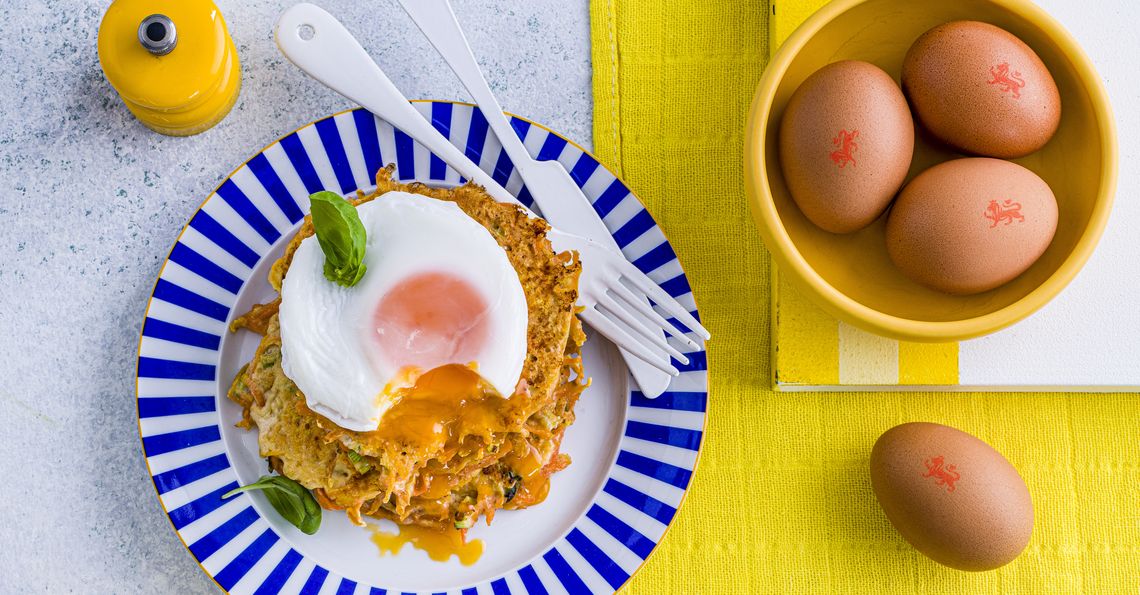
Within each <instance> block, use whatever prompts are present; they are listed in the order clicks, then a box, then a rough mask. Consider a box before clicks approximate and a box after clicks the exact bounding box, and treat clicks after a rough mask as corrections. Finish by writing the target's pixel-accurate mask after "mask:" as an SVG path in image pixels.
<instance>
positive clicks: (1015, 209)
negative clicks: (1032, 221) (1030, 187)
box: [982, 198, 1025, 229]
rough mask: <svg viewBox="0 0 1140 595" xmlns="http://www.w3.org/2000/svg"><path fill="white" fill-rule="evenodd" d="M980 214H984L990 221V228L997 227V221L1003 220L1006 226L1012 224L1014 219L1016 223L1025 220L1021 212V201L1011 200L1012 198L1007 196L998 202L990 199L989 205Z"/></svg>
mask: <svg viewBox="0 0 1140 595" xmlns="http://www.w3.org/2000/svg"><path fill="white" fill-rule="evenodd" d="M982 214H983V215H985V216H986V219H989V220H990V221H991V223H990V229H993V228H995V227H997V226H998V223H1001V222H1002V221H1005V224H1006V226H1007V227H1008V226H1009V225H1010V224H1012V223H1013V222H1014V220H1016V221H1017V222H1018V223H1024V222H1025V215H1022V214H1021V203H1019V202H1013V200H1012V199H1008V198H1007V199H1006V200H1005V201H1004V202H1002V203H1000V204H999V203H998V201H996V200H991V201H990V204H989V206H987V207H986V211H985V212H984V213H982Z"/></svg>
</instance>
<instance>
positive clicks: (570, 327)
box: [229, 165, 587, 530]
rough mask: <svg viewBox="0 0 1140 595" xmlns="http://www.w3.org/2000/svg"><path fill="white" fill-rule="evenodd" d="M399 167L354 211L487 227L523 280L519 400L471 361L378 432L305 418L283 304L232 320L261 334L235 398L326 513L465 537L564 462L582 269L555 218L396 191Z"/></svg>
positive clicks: (539, 490)
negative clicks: (453, 217)
mask: <svg viewBox="0 0 1140 595" xmlns="http://www.w3.org/2000/svg"><path fill="white" fill-rule="evenodd" d="M392 171H393V166H391V165H390V166H388V167H387V168H385V169H383V170H381V171H380V172H378V173H377V175H376V184H377V189H376V190H375V191H374V192H372V193H370V194H367V195H366V194H363V193H358V197H357V198H356V199H355V200H354V201H352V202H353V204H355V205H359V204H361V203H364V202H367V201H371V200H383V194H384V193H386V192H389V191H403V192H411V193H416V194H421V195H425V196H429V197H432V198H435V199H438V200H445V201H451V202H454V203H456V204H457V205H458V206H459V208H460V209H462V210H463V211H464V212H465V213H466V214H467V215H468V216H470V217H471V218H472V219H474V220H475V221H477V222H479V223H480V224H481V225H482V226H483V227H484V228H486V229H487V230H488V231H489V232H490V233H491V235H492V236H493V237H494V238H495V240H496V241H497V242H498V244H499V245H500V246H501V247H502V248H503V250H504V251H505V252H506V255H507V258H508V260H509V261H510V263H511V266H512V267H513V268H514V270H515V271H516V272H517V273H518V276H519V280H520V282H521V284H522V288H523V293H524V294H525V296H526V302H527V308H528V316H529V318H528V322H527V355H526V359H525V361H524V363H523V369H522V374H521V377H520V378H519V383H518V387H517V388H516V389H515V393H514V394H513V395H510V398H507V399H504V398H501V397H500V396H499V395H497V394H493V390H491V389H489V387H488V386H486V385H485V383H482V382H481V381H480V380H479V379H478V377H477V375H474V374H471V373H470V372H469V371H467V369H466V368H465V367H463V366H457V365H449V366H443V367H441V368H437V369H436V370H432V371H429V372H427V373H425V374H424V375H423V376H422V377H420V379H419V380H418V381H417V391H418V392H417V394H416V395H415V397H414V398H412V396H411V395H409V396H405V398H403V399H402V400H400V401H399V402H398V403H396V405H394V406H393V407H392V408H391V409H390V410H389V411H388V412H387V413H386V414H385V416H384V418H383V419H382V420H381V422H380V427H379V428H377V430H375V431H369V432H356V431H350V430H346V429H344V428H341V427H339V426H337V425H336V424H334V423H332V422H331V421H329V420H328V419H327V418H325V417H323V416H321V415H319V414H317V413H315V412H313V411H312V410H310V409H309V408H308V407H307V406H306V404H305V397H304V395H303V394H301V392H300V391H299V390H298V389H297V387H296V385H295V384H294V383H293V382H292V381H291V380H289V378H287V377H286V376H285V373H284V371H283V369H282V365H281V335H280V328H279V325H278V321H277V308H278V306H279V304H280V299H277V300H274V301H273V302H271V303H269V304H265V305H258V306H255V307H254V308H253V309H252V310H251V311H250V312H249V313H247V314H245V315H244V316H242V317H240V318H238V319H237V320H235V321H234V323H233V325H232V330H234V331H236V330H238V329H240V328H246V329H249V330H251V331H254V332H257V333H260V334H262V335H264V337H263V338H262V340H261V343H260V344H259V346H258V348H257V351H256V352H255V354H254V356H253V359H252V360H251V361H250V363H248V364H246V366H245V367H244V368H242V370H241V371H240V372H239V373H238V375H237V377H236V378H235V379H234V381H233V385H232V386H231V388H230V390H229V398H230V399H231V400H233V401H234V402H236V403H238V404H239V405H241V406H242V408H243V419H242V421H241V423H239V425H240V426H242V427H245V428H253V427H256V428H257V430H258V443H259V446H260V450H261V455H262V456H265V457H268V458H269V461H270V465H271V466H272V467H273V468H274V469H275V470H276V471H277V472H279V473H281V474H282V475H285V476H287V477H290V478H292V479H294V480H296V481H298V482H300V483H301V484H302V485H304V486H305V487H307V488H309V489H311V490H313V491H314V493H315V495H316V496H317V499H318V501H319V502H320V503H321V505H322V506H324V507H325V508H329V509H344V510H346V511H347V513H348V515H349V517H350V518H351V519H352V520H353V521H354V522H356V523H358V524H359V523H362V518H361V515H371V516H375V517H380V518H388V519H392V520H394V521H396V522H399V523H404V524H418V525H424V526H431V527H455V528H458V529H461V530H464V529H467V528H468V527H470V526H471V525H472V524H473V523H474V522H475V520H477V519H478V518H479V517H480V516H485V517H486V518H487V521H488V522H490V520H491V518H492V517H493V516H494V513H495V511H496V510H498V509H500V508H525V507H527V506H530V505H533V504H537V503H538V502H541V501H542V500H543V499H544V498H545V497H546V490H547V488H548V481H549V476H550V474H552V473H554V472H556V471H559V470H561V469H562V468H564V467H565V466H566V465H567V464H569V457H567V456H566V455H565V454H561V453H559V444H560V443H561V441H562V436H563V433H564V432H565V430H566V428H567V427H568V426H569V425H570V424H571V423H573V421H574V404H575V402H576V401H577V400H578V397H579V395H580V394H581V392H582V390H583V389H584V388H585V386H586V384H587V381H586V380H585V377H584V376H583V373H582V366H581V357H580V349H581V345H582V343H583V341H584V340H585V335H584V334H583V332H582V327H581V323H580V322H579V320H578V317H577V316H576V315H575V305H574V303H575V301H576V300H577V297H578V290H577V287H578V275H579V273H580V271H581V265H580V264H579V263H578V261H577V256H576V255H575V254H573V253H561V254H558V253H555V252H554V250H553V249H552V248H551V245H550V242H549V241H548V240H547V239H546V231H547V230H548V229H549V227H548V226H547V224H546V222H544V221H542V220H540V219H535V218H531V217H528V216H527V214H526V213H525V211H523V210H522V209H520V208H518V207H517V206H514V205H508V204H503V203H498V202H496V201H495V200H494V199H492V198H491V197H490V196H489V195H488V194H487V193H486V192H485V191H484V190H483V189H482V188H481V187H479V186H475V185H472V184H467V185H465V186H462V187H459V188H455V189H450V190H449V189H438V188H431V187H428V186H425V185H423V184H420V183H413V184H401V183H398V182H396V181H394V180H393V179H392ZM312 234H313V227H312V223H311V221H310V220H309V218H308V217H306V219H305V221H304V223H303V224H302V225H301V228H300V230H299V231H298V232H297V234H296V236H295V237H294V238H293V239H292V241H291V242H290V243H289V246H288V247H287V248H286V251H285V254H284V256H282V258H281V259H280V260H278V261H277V262H276V263H275V264H274V265H273V267H272V269H271V271H270V274H269V282H270V284H271V285H272V286H273V288H274V289H276V290H278V291H280V289H281V283H282V280H283V279H284V278H285V275H286V273H287V272H288V269H289V265H290V262H291V260H292V256H293V253H294V252H295V251H296V249H297V247H298V246H299V245H300V242H301V240H303V239H304V238H306V237H309V236H311V235H312ZM472 378H474V380H472ZM421 384H424V385H427V386H428V388H431V389H432V390H426V389H425V390H420V388H419V386H420V385H421ZM465 395H466V396H465ZM440 424H443V426H442V427H445V428H446V431H445V432H443V433H442V434H440V432H439V428H440V427H441V425H440ZM429 427H430V428H434V433H433V432H432V431H428V430H426V428H429Z"/></svg>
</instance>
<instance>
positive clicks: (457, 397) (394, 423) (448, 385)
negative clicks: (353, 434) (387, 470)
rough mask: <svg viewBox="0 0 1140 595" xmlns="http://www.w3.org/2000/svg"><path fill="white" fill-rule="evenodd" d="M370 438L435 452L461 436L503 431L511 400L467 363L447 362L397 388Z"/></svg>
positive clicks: (369, 434) (369, 435)
mask: <svg viewBox="0 0 1140 595" xmlns="http://www.w3.org/2000/svg"><path fill="white" fill-rule="evenodd" d="M398 396H399V400H398V401H397V402H396V404H395V405H393V406H392V408H391V409H389V410H388V411H387V413H385V414H384V419H383V420H381V422H380V427H378V428H376V429H375V430H373V431H371V432H369V433H368V434H367V436H368V437H369V438H371V439H377V440H381V441H383V442H385V443H389V444H402V445H407V446H409V447H411V448H413V449H417V450H419V449H423V450H426V451H437V450H439V449H441V448H443V447H444V446H446V445H449V444H453V443H454V440H455V439H457V438H459V437H461V436H462V435H463V434H467V433H473V434H487V433H490V432H495V431H502V430H503V429H504V427H503V421H502V419H503V407H504V406H506V404H507V403H508V402H509V401H507V400H506V399H503V398H501V397H499V396H498V394H497V393H495V392H494V389H493V388H491V387H490V386H489V385H487V384H486V383H485V382H484V381H483V380H482V379H481V378H480V377H479V374H478V373H476V372H475V371H474V370H472V369H471V368H469V367H467V366H461V365H458V364H447V365H444V366H440V367H438V368H435V369H434V370H429V371H427V372H425V373H424V374H422V375H421V376H419V378H417V379H416V382H415V385H413V386H411V387H409V388H404V389H401V390H399V391H398Z"/></svg>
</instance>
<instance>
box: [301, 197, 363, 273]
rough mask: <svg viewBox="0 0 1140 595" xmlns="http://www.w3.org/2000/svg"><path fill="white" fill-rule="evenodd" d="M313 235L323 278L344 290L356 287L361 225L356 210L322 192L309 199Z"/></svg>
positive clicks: (341, 199)
mask: <svg viewBox="0 0 1140 595" xmlns="http://www.w3.org/2000/svg"><path fill="white" fill-rule="evenodd" d="M309 200H310V202H311V203H312V207H311V208H310V211H311V213H312V216H313V231H314V232H316V234H317V241H318V242H319V243H320V244H321V251H322V252H324V253H325V278H327V279H328V280H329V281H332V282H333V283H338V284H340V285H343V286H345V287H352V286H353V285H356V283H357V282H358V281H360V279H361V278H362V277H364V271H365V270H367V268H368V267H366V266H364V244H365V239H366V236H365V231H364V224H363V223H361V222H360V215H358V214H357V212H356V207H354V206H352V203H350V202H348V201H347V200H345V199H344V198H343V197H342V196H340V195H339V194H337V193H335V192H329V191H327V190H322V191H320V192H317V193H316V194H313V195H312V196H310V197H309Z"/></svg>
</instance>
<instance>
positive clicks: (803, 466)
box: [591, 0, 1140, 594]
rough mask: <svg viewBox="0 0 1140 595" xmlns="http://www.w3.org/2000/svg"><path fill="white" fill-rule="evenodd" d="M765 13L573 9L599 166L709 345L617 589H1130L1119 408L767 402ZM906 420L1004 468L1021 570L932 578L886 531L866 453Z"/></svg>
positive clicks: (1138, 436) (914, 396)
mask: <svg viewBox="0 0 1140 595" xmlns="http://www.w3.org/2000/svg"><path fill="white" fill-rule="evenodd" d="M812 5H814V4H812ZM780 7H781V8H783V7H785V4H784V3H781V4H780ZM770 11H771V6H770V5H769V4H767V3H764V2H752V3H746V2H728V1H710V0H669V1H668V2H663V1H661V0H592V1H591V28H592V40H593V63H594V95H595V116H594V117H595V134H594V142H595V148H596V151H597V154H598V155H599V156H600V157H601V159H602V160H603V161H604V162H605V163H607V164H608V165H609V166H611V167H612V168H614V169H615V170H616V171H618V172H619V173H620V175H621V176H622V178H623V179H624V180H625V181H626V182H627V183H628V184H629V185H630V187H632V188H633V189H634V191H635V192H636V193H637V194H638V196H639V197H640V198H641V199H642V200H643V201H644V202H645V203H646V204H647V205H648V206H649V208H650V210H651V211H652V212H653V215H654V216H655V217H656V218H657V221H658V223H659V224H660V225H661V227H662V228H663V229H664V230H665V233H666V234H667V235H668V237H669V239H670V241H671V242H672V244H673V246H674V248H675V249H676V251H677V254H678V256H679V257H680V259H681V262H682V263H683V264H684V266H685V270H686V272H687V273H688V275H689V278H690V280H691V282H692V286H693V289H694V291H695V292H696V297H697V301H698V303H699V305H700V309H701V314H702V316H703V319H704V321H705V322H706V323H707V324H708V326H709V328H710V330H711V331H712V333H713V340H712V342H711V343H710V344H709V350H710V354H709V360H710V363H709V365H710V382H711V385H712V387H711V391H712V394H711V396H710V403H709V419H708V424H707V427H706V431H705V434H704V445H703V448H702V454H701V459H700V463H699V466H698V470H697V473H696V475H695V476H694V480H693V483H692V486H691V489H690V492H689V495H688V497H687V498H686V500H685V502H684V504H683V506H682V507H681V510H680V512H679V513H678V516H677V518H676V519H675V520H674V524H673V526H672V528H671V529H670V530H669V531H668V532H667V534H666V536H665V538H664V541H663V543H662V544H661V545H660V546H659V547H658V548H657V550H656V551H655V552H654V553H653V554H652V555H651V556H650V558H649V560H648V561H647V563H646V564H645V565H644V566H643V567H642V569H641V570H640V571H639V572H638V573H637V574H636V575H635V577H634V578H633V579H632V580H631V581H630V582H629V584H628V585H627V587H626V591H627V592H629V593H647V594H658V593H761V592H788V591H800V592H819V593H824V592H870V593H896V592H945V593H978V592H1011V593H1012V592H1019V593H1075V592H1087V593H1094V592H1096V593H1118V592H1127V593H1136V592H1137V585H1138V584H1140V397H1138V396H1137V395H1105V394H1036V395H1035V394H956V393H933V394H932V393H882V394H878V393H776V392H773V391H772V390H771V389H770V382H771V379H770V377H769V363H770V349H771V347H770V345H769V324H770V316H771V313H770V306H769V294H770V289H769V283H770V269H769V257H768V255H767V254H766V253H765V251H764V248H763V246H762V245H761V242H760V240H759V236H758V234H757V233H756V231H755V229H754V228H753V225H752V221H751V217H750V214H749V212H748V206H747V204H746V199H745V195H744V184H743V177H742V176H743V170H742V168H743V164H742V161H743V155H742V147H743V140H742V134H743V129H744V123H745V117H746V113H747V109H748V105H749V102H750V100H751V97H752V92H753V90H754V87H755V85H756V82H757V81H758V79H759V77H760V73H761V69H762V68H763V66H764V64H765V62H766V57H767V54H768V39H769V34H768V33H769V31H768V26H769V19H768V15H769V13H770ZM799 12H804V13H805V14H804V16H806V11H799ZM777 33H779V32H777ZM783 35H786V33H783ZM1138 365H1140V364H1138ZM918 420H923V421H934V422H940V423H945V424H949V425H952V426H955V427H958V428H961V429H962V430H965V431H967V432H970V433H972V434H974V435H976V436H978V437H980V438H982V439H983V440H986V441H987V442H989V443H990V444H992V445H993V446H994V447H995V448H997V449H998V450H999V451H1000V452H1002V453H1003V454H1005V456H1006V457H1007V458H1009V460H1010V461H1011V462H1012V463H1013V464H1014V466H1015V467H1017V468H1018V469H1019V470H1020V471H1021V473H1022V475H1023V476H1024V477H1025V480H1026V482H1027V483H1028V485H1029V490H1030V493H1031V494H1032V497H1033V503H1034V508H1035V526H1034V532H1033V538H1032V540H1031V542H1030V544H1029V547H1028V548H1027V549H1026V551H1025V553H1024V554H1023V555H1022V556H1021V557H1020V558H1019V559H1017V560H1016V561H1014V562H1013V563H1011V564H1010V565H1008V566H1006V567H1004V568H1001V569H999V570H997V571H993V572H985V573H965V572H958V571H954V570H950V569H947V568H944V567H942V566H939V565H937V564H935V563H934V562H932V561H930V560H928V559H926V558H925V557H923V556H922V555H921V554H919V553H917V552H916V551H915V550H914V549H913V548H911V547H910V546H909V545H908V544H907V543H906V542H905V541H903V539H902V538H901V537H900V536H899V535H898V533H897V532H895V530H894V529H893V528H892V527H891V525H890V524H889V523H888V521H887V519H886V517H885V516H884V515H883V513H882V511H881V510H880V508H879V506H878V504H877V503H876V502H875V498H874V495H873V494H872V492H871V486H870V481H869V478H868V473H867V461H868V455H869V453H870V450H871V445H872V444H873V443H874V441H875V439H876V438H877V437H878V436H879V435H880V434H881V433H882V432H883V431H885V430H886V429H887V428H890V427H891V426H894V425H896V424H899V423H902V422H906V421H918Z"/></svg>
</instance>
